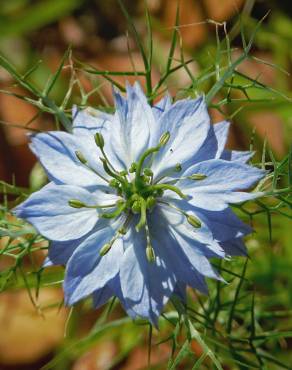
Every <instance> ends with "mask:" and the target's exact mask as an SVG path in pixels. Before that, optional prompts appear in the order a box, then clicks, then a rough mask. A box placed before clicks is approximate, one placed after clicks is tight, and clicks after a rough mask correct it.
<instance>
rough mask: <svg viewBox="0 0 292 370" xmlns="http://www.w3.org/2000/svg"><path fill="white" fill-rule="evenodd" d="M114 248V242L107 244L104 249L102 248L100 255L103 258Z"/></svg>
mask: <svg viewBox="0 0 292 370" xmlns="http://www.w3.org/2000/svg"><path fill="white" fill-rule="evenodd" d="M112 246H113V242H109V243H106V244H105V245H104V246H103V247H101V248H100V251H99V254H100V255H101V256H102V257H103V256H105V255H106V254H107V253H108V252H109V251H110V249H111V247H112Z"/></svg>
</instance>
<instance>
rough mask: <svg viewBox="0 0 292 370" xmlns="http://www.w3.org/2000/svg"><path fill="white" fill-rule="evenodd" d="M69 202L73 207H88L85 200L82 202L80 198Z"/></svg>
mask: <svg viewBox="0 0 292 370" xmlns="http://www.w3.org/2000/svg"><path fill="white" fill-rule="evenodd" d="M68 204H69V206H70V207H73V208H84V207H86V204H84V203H83V202H81V201H80V200H78V199H70V200H69V202H68Z"/></svg>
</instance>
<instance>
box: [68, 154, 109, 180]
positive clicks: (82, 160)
mask: <svg viewBox="0 0 292 370" xmlns="http://www.w3.org/2000/svg"><path fill="white" fill-rule="evenodd" d="M75 155H76V157H77V159H78V160H79V161H80V162H81V163H82V164H84V166H85V167H86V168H88V169H89V170H90V171H92V172H94V173H95V174H96V175H97V176H98V177H100V178H101V179H103V180H104V181H106V182H107V183H108V182H109V180H108V179H106V178H105V177H104V176H102V175H101V174H100V173H99V172H97V171H96V170H94V169H93V168H92V167H90V166H89V165H88V164H87V160H86V158H85V157H84V155H83V154H82V152H80V150H76V152H75Z"/></svg>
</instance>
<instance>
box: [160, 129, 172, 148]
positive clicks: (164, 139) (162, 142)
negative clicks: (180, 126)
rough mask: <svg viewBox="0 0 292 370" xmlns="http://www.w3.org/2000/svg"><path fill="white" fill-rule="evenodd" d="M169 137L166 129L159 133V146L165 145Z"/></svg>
mask: <svg viewBox="0 0 292 370" xmlns="http://www.w3.org/2000/svg"><path fill="white" fill-rule="evenodd" d="M169 138H170V133H169V132H168V131H166V132H165V133H164V134H162V135H161V137H160V140H159V144H160V145H161V146H165V145H166V144H167V143H168V140H169Z"/></svg>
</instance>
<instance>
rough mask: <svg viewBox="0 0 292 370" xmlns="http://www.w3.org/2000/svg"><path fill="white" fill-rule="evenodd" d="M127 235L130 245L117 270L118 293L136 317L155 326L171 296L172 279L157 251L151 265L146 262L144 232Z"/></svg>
mask: <svg viewBox="0 0 292 370" xmlns="http://www.w3.org/2000/svg"><path fill="white" fill-rule="evenodd" d="M131 233H132V237H131V241H132V246H129V247H127V249H126V251H125V253H124V255H123V258H122V261H121V267H120V281H121V289H122V294H123V297H124V299H126V300H127V302H128V306H129V307H130V308H131V309H132V310H133V311H134V312H136V314H137V315H139V316H141V317H145V318H148V319H149V320H150V321H152V322H154V323H155V322H156V321H157V317H158V316H159V314H160V312H161V310H162V308H163V306H164V305H165V304H166V302H167V301H168V299H169V297H170V296H171V294H172V293H173V290H174V287H175V283H176V281H175V276H174V274H173V272H172V271H171V269H169V268H168V267H167V265H166V261H164V260H163V259H162V257H161V255H160V253H161V248H157V249H156V250H155V253H156V260H155V262H153V263H149V262H148V261H147V258H146V253H145V250H146V237H145V234H144V232H140V233H136V232H135V230H132V231H131Z"/></svg>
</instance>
